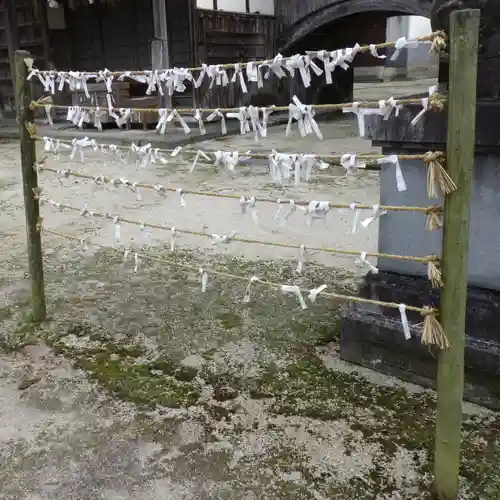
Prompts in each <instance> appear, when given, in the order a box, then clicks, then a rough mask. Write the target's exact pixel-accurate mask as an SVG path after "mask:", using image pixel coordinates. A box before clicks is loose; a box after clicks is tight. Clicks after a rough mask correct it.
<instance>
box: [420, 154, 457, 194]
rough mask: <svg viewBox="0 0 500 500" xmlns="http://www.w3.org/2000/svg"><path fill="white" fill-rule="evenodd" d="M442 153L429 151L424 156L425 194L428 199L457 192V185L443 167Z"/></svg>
mask: <svg viewBox="0 0 500 500" xmlns="http://www.w3.org/2000/svg"><path fill="white" fill-rule="evenodd" d="M443 159H444V155H443V153H437V152H435V151H429V152H427V153H426V154H425V157H424V162H425V164H426V165H427V194H428V196H429V198H437V197H438V196H439V195H441V194H442V195H447V194H450V193H452V192H453V191H456V190H457V185H456V184H455V183H454V182H453V179H452V178H451V177H450V176H449V175H448V172H446V170H445V169H444V167H443Z"/></svg>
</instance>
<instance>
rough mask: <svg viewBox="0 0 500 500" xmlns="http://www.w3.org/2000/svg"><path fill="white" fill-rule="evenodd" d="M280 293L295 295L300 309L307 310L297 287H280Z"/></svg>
mask: <svg viewBox="0 0 500 500" xmlns="http://www.w3.org/2000/svg"><path fill="white" fill-rule="evenodd" d="M281 291H282V292H283V293H289V294H292V295H295V296H296V297H297V300H298V301H299V304H300V307H301V308H302V309H307V304H306V301H305V300H304V297H302V292H301V291H300V288H299V287H298V286H297V285H282V286H281Z"/></svg>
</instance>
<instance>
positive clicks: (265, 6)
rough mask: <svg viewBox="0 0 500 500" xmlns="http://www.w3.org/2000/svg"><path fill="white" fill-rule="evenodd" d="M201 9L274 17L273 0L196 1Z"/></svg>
mask: <svg viewBox="0 0 500 500" xmlns="http://www.w3.org/2000/svg"><path fill="white" fill-rule="evenodd" d="M196 6H197V7H198V8H199V9H210V10H225V11H226V12H245V13H249V14H257V13H258V14H263V15H269V16H273V15H274V2H273V0H196Z"/></svg>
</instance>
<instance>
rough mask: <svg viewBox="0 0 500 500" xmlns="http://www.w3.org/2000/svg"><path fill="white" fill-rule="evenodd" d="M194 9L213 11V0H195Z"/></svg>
mask: <svg viewBox="0 0 500 500" xmlns="http://www.w3.org/2000/svg"><path fill="white" fill-rule="evenodd" d="M196 7H198V8H199V9H213V8H214V0H196Z"/></svg>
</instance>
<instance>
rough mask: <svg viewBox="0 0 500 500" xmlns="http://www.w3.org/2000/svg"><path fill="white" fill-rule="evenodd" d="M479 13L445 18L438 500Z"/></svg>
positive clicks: (442, 486) (455, 362) (470, 155)
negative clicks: (446, 179) (450, 186)
mask: <svg viewBox="0 0 500 500" xmlns="http://www.w3.org/2000/svg"><path fill="white" fill-rule="evenodd" d="M480 17H481V13H480V11H479V10H459V11H455V12H452V14H451V19H450V21H451V23H450V36H449V53H450V59H449V90H448V135H447V145H446V157H447V161H446V164H447V171H448V174H449V175H450V177H451V178H452V179H453V180H454V181H455V184H456V185H457V186H458V189H457V191H455V192H453V193H451V194H449V195H447V196H446V198H445V205H444V219H443V222H444V224H443V251H442V271H443V277H444V287H443V291H442V293H441V307H440V318H441V324H442V325H443V328H444V331H445V334H446V336H447V337H448V340H449V341H450V343H451V347H450V348H449V349H446V350H444V351H441V352H440V353H439V361H438V378H437V390H438V404H437V415H436V437H435V456H434V473H435V490H436V494H437V497H438V498H439V500H455V499H456V498H457V494H458V485H459V466H460V441H461V439H460V433H461V428H462V398H463V388H464V352H465V315H466V306H467V281H468V280H467V263H468V254H469V231H470V202H471V194H472V173H473V168H474V150H475V144H476V142H475V138H476V85H477V62H478V46H479V22H480Z"/></svg>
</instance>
